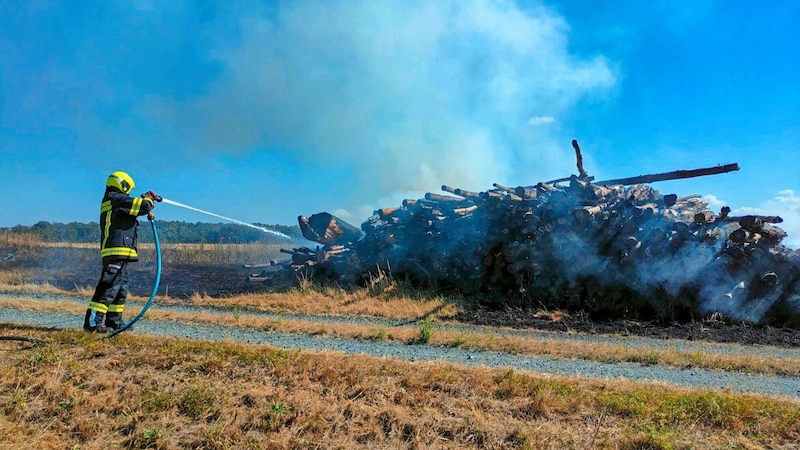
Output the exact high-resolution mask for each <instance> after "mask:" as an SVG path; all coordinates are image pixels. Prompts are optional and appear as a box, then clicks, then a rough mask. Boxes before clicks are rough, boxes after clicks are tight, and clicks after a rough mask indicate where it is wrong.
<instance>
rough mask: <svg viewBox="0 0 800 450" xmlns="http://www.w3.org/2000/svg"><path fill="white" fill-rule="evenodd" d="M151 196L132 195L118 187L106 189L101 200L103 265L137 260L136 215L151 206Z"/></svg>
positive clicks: (148, 209) (140, 214)
mask: <svg viewBox="0 0 800 450" xmlns="http://www.w3.org/2000/svg"><path fill="white" fill-rule="evenodd" d="M153 206H154V204H153V200H151V199H150V198H142V197H131V196H129V195H127V194H123V193H122V192H120V191H118V190H117V189H115V188H113V187H110V188H108V189H106V194H105V196H103V201H102V203H100V256H102V257H103V265H106V264H110V263H113V262H116V261H138V260H139V255H138V254H137V253H136V244H137V241H138V235H137V232H136V227H138V226H139V221H138V220H136V218H137V217H138V216H144V215H146V214H147V213H149V212H150V211H151V210H152V209H153Z"/></svg>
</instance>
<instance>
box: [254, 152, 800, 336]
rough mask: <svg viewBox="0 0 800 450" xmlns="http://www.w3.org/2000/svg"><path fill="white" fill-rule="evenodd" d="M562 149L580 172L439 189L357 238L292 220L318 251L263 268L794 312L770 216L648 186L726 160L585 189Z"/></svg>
mask: <svg viewBox="0 0 800 450" xmlns="http://www.w3.org/2000/svg"><path fill="white" fill-rule="evenodd" d="M573 147H574V148H575V151H576V157H577V160H578V170H579V175H573V176H571V177H568V178H562V179H558V180H552V181H548V182H541V183H538V184H536V185H532V186H517V187H513V188H512V187H507V186H503V185H501V184H498V183H495V184H494V185H493V186H492V189H489V190H486V191H483V192H472V191H467V190H464V189H461V188H455V187H450V186H442V191H443V194H436V193H427V194H425V196H424V198H420V199H407V200H404V201H403V202H402V205H400V206H397V207H392V208H384V209H379V210H377V211H375V212H374V214H373V215H372V216H371V217H369V218H368V219H367V220H366V221H365V222H364V223H362V224H361V230H358V229H357V228H355V227H353V226H351V225H349V224H346V223H345V222H344V221H342V220H340V219H338V218H336V217H335V216H332V215H330V214H328V213H320V214H315V215H314V216H311V217H310V218H306V217H304V216H300V217H299V218H298V222H299V223H300V227H301V231H302V232H303V235H304V236H305V237H306V238H307V239H309V240H312V241H315V242H318V243H320V244H322V246H318V247H317V248H316V249H314V250H312V249H309V248H295V249H292V250H283V251H284V252H285V253H287V254H289V255H291V258H290V259H288V260H284V261H277V262H273V263H272V264H271V266H278V267H280V268H281V269H283V270H290V271H292V272H294V273H295V274H299V273H302V274H303V276H311V277H325V278H328V279H333V280H336V281H337V282H343V281H354V280H357V279H358V277H359V276H361V275H363V274H365V273H368V272H369V271H370V270H374V269H376V268H380V269H382V270H388V271H390V272H391V273H393V274H394V275H396V276H400V275H402V276H407V277H410V278H412V279H414V280H417V281H419V282H421V283H425V284H427V285H431V286H437V287H448V288H453V289H457V290H459V291H462V292H466V293H474V292H482V293H487V292H488V293H492V292H495V293H498V294H502V296H504V298H510V297H512V296H513V297H514V298H517V299H522V301H528V302H536V303H537V304H539V305H541V304H543V305H545V306H549V307H561V308H580V309H584V310H589V311H591V312H596V313H598V314H605V315H631V316H633V315H638V314H642V313H653V312H655V313H656V314H657V315H662V316H664V315H669V316H670V317H671V318H675V315H680V314H698V313H705V312H708V311H712V310H713V311H717V310H720V311H722V312H725V313H727V314H729V315H731V316H733V317H737V318H740V319H747V320H752V321H757V320H760V319H761V318H762V317H763V316H764V314H765V313H768V312H769V311H771V310H773V309H775V308H777V307H778V306H781V307H782V308H783V309H788V310H790V311H791V310H793V308H794V307H796V305H793V302H795V301H796V300H795V298H796V297H797V294H798V293H800V289H798V287H800V281H798V280H800V265H799V264H798V260H800V259H799V258H798V256H797V252H795V251H793V250H791V249H788V248H786V247H784V246H782V245H781V240H782V239H783V238H784V237H785V236H786V234H785V232H784V231H783V230H782V229H780V228H778V227H777V226H776V225H775V224H778V223H780V222H781V221H782V220H781V218H780V217H774V216H755V215H747V216H738V217H734V216H731V215H730V209H729V208H727V207H724V208H722V209H721V210H720V211H719V212H713V211H710V210H709V209H708V204H707V203H706V202H704V201H703V200H702V199H701V198H700V196H698V195H690V196H683V197H679V196H678V195H676V194H666V195H665V194H662V193H661V192H660V191H658V190H656V189H654V188H653V187H651V186H650V185H649V184H647V183H651V182H655V181H662V180H670V179H680V178H689V177H696V176H706V175H713V174H721V173H727V172H731V171H734V170H738V169H739V168H738V165H737V164H728V165H724V166H717V167H712V168H706V169H696V170H686V171H676V172H669V173H662V174H654V175H645V176H639V177H632V178H623V179H616V180H606V181H599V182H594V180H593V177H590V176H589V175H588V174H587V173H586V172H585V171H584V170H583V166H582V157H581V155H580V149H579V147H578V145H577V142H575V141H573ZM362 232H363V233H362ZM269 278H270V276H269V274H268V273H267V272H266V271H262V272H261V273H257V274H252V275H251V277H250V279H251V280H252V281H265V280H268V279H269Z"/></svg>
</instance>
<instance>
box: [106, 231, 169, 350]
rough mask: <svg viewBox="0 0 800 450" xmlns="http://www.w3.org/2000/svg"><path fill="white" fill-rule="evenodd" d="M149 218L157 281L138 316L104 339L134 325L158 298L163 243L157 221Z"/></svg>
mask: <svg viewBox="0 0 800 450" xmlns="http://www.w3.org/2000/svg"><path fill="white" fill-rule="evenodd" d="M149 220H150V225H152V227H153V239H154V240H155V242H156V282H155V284H154V285H153V292H152V293H151V294H150V298H149V299H148V300H147V303H145V304H144V307H143V308H142V310H141V311H139V314H137V315H136V317H134V318H133V319H131V320H130V321H129V322H128V323H126V324H125V325H123V326H121V327H120V328H118V329H116V330H114V331H112V332H111V333H109V334H107V335H105V336H104V337H103V339H108V338H110V337H114V336H116V335H118V334H120V333H122V332H123V331H125V330H127V329H128V328H130V327H132V326H133V324H135V323H136V322H138V321H139V319H141V318H142V317H143V316H144V315H145V313H146V312H147V310H148V309H150V306H151V305H152V304H153V299H154V298H156V292H157V291H158V284H159V283H160V282H161V244H160V243H159V242H158V230H156V222H155V220H153V219H149Z"/></svg>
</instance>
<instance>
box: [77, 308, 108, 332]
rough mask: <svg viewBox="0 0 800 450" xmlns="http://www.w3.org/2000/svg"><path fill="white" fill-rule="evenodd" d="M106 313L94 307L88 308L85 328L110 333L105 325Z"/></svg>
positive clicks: (84, 320) (90, 330) (85, 329)
mask: <svg viewBox="0 0 800 450" xmlns="http://www.w3.org/2000/svg"><path fill="white" fill-rule="evenodd" d="M105 320H106V315H105V314H103V313H101V312H97V311H95V310H93V309H87V310H86V317H84V319H83V330H84V331H88V332H89V333H108V327H106V325H105Z"/></svg>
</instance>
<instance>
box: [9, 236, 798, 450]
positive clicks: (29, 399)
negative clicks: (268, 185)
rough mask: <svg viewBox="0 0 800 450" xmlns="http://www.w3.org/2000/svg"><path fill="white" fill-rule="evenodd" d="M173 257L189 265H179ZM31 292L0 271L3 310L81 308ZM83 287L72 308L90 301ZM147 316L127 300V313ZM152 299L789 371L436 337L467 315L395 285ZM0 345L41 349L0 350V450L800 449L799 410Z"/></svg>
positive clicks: (419, 370) (365, 367) (28, 275)
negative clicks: (18, 297)
mask: <svg viewBox="0 0 800 450" xmlns="http://www.w3.org/2000/svg"><path fill="white" fill-rule="evenodd" d="M20 248H22V247H20ZM31 248H32V247H31ZM190 250H191V249H190ZM206 250H208V249H206ZM30 251H34V250H30ZM176 252H179V250H176ZM220 254H224V252H223V251H221V250H220ZM228 256H229V257H230V256H231V255H230V254H228ZM175 258H176V259H175V260H180V259H181V258H184V259H185V260H187V261H191V260H192V258H196V256H194V257H193V256H192V255H191V251H187V252H184V253H182V254H177V253H176V256H175ZM204 258H205V257H204ZM32 279H35V274H34V273H32V272H30V269H13V270H9V268H8V267H3V266H0V291H4V292H16V293H22V294H31V299H30V301H26V302H23V304H20V302H16V303H14V304H11V303H10V302H6V303H3V302H0V307H11V308H19V309H23V308H30V309H31V310H37V311H40V312H43V313H46V312H47V311H48V309H50V308H52V310H54V311H55V310H58V311H65V310H68V311H73V310H74V311H73V312H76V313H80V312H81V311H83V310H85V305H84V304H82V303H81V302H80V301H79V300H78V299H79V298H81V297H77V296H76V297H75V299H76V300H75V301H65V302H61V303H45V302H39V301H36V299H35V298H34V297H35V296H34V295H33V294H41V293H61V294H69V292H66V293H65V292H64V291H63V290H61V289H59V288H56V287H53V286H51V285H48V284H47V283H37V282H31V281H30V280H32ZM81 289H84V290H83V291H81ZM85 289H88V288H76V291H74V292H72V293H78V294H81V295H82V296H83V298H85V297H86V295H87V294H88V292H87V291H85ZM143 300H144V298H141V297H138V298H133V299H132V301H131V305H130V310H129V311H130V313H131V314H135V313H136V312H137V309H138V308H139V307H140V306H141V304H142V301H143ZM156 301H157V303H158V304H165V305H166V304H170V303H175V304H186V303H188V304H191V305H194V306H215V307H226V308H228V309H229V310H230V313H229V314H228V315H226V316H223V318H220V316H218V315H215V316H212V315H206V314H203V313H196V314H184V313H173V312H169V313H165V314H164V315H159V319H167V320H181V321H186V322H195V323H214V322H216V323H219V322H220V321H223V322H226V323H233V324H236V325H239V326H248V327H254V328H261V329H267V330H277V331H283V332H290V333H306V334H315V335H326V336H343V337H360V338H366V339H372V340H392V341H398V342H404V343H408V344H419V343H428V344H432V345H442V346H451V347H456V346H457V347H463V348H474V349H491V350H499V351H505V352H511V353H520V354H531V355H547V356H551V357H557V358H581V359H591V360H600V361H606V362H609V363H621V362H634V363H639V364H645V365H664V366H671V367H676V366H678V367H683V366H686V365H689V366H694V367H705V368H714V369H717V370H731V371H749V372H754V373H770V374H776V373H777V374H781V373H785V374H789V375H793V376H797V375H798V373H800V367H798V366H797V365H798V362H797V360H796V359H788V360H787V359H775V360H771V359H768V358H767V359H754V358H752V357H744V356H735V355H716V354H701V353H682V352H678V351H675V350H661V351H659V350H655V349H646V348H645V349H634V348H629V347H622V346H612V345H597V344H578V343H568V342H565V343H558V342H554V341H541V340H536V339H526V338H519V337H513V336H499V335H494V334H491V333H488V334H480V333H466V332H455V331H445V330H440V329H437V327H436V324H437V321H438V320H440V319H443V318H446V317H448V316H451V315H452V314H454V313H456V312H457V311H458V310H459V309H460V308H463V307H465V305H464V303H463V300H462V299H459V298H451V297H443V296H440V295H437V294H435V293H430V292H419V291H414V290H412V289H410V287H409V286H406V285H404V284H403V283H398V282H396V281H394V280H391V279H380V280H375V283H374V284H373V286H370V287H367V288H364V289H362V290H358V291H355V292H353V291H345V290H343V289H339V288H335V287H330V286H328V287H322V286H315V285H313V284H312V283H301V284H300V286H299V287H298V288H297V289H295V290H292V291H290V292H282V293H270V292H263V293H254V294H247V295H240V296H231V297H224V298H215V297H209V296H204V295H200V294H197V295H194V296H193V297H191V298H189V299H175V298H169V297H162V296H159V297H158V298H157V300H156ZM248 310H260V311H270V312H285V313H302V314H335V315H361V316H370V317H383V318H393V319H408V320H412V319H420V318H425V319H424V320H421V321H419V322H418V324H419V325H418V326H417V327H415V328H411V329H409V328H404V329H394V328H387V327H381V326H364V325H340V324H325V325H323V326H321V325H320V324H319V323H315V322H312V321H303V320H286V319H277V320H276V319H264V318H255V317H250V316H248V315H247V313H246V312H247V311H248ZM0 335H24V336H29V337H32V338H38V339H42V340H44V341H46V343H44V344H32V343H25V342H8V341H0V351H2V353H3V358H2V360H0V408H2V409H3V414H2V415H0V435H2V436H3V439H2V440H0V449H11V448H14V449H17V448H45V449H47V448H54V449H55V448H58V449H60V448H74V449H108V448H163V449H172V448H176V449H177V448H214V449H240V448H253V449H256V448H343V449H344V448H587V449H589V448H610V449H645V448H647V449H684V448H685V449H690V448H692V449H693V448H743V449H755V448H796V447H793V446H794V445H796V443H797V442H800V401H797V400H796V399H778V398H771V397H766V396H757V395H743V394H733V393H727V392H720V391H708V390H693V389H685V388H675V387H669V386H663V385H653V384H643V383H634V382H626V381H613V382H611V381H608V382H606V381H595V380H587V379H582V378H566V377H556V376H550V375H542V374H536V373H523V372H515V371H511V370H507V369H503V370H501V369H488V368H467V367H462V366H458V365H454V364H449V363H434V362H405V361H399V360H393V359H391V358H377V357H368V356H346V355H341V354H336V353H322V352H309V351H284V350H279V349H275V348H273V347H270V346H265V345H244V344H240V343H235V342H223V343H211V342H196V341H189V340H182V339H165V338H158V337H152V336H146V335H140V334H127V333H123V334H122V335H119V336H117V337H115V338H113V339H112V340H97V337H96V336H92V335H87V334H84V333H82V332H78V331H52V330H44V329H37V328H26V327H20V326H11V325H3V324H0Z"/></svg>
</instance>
